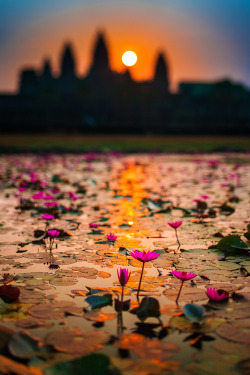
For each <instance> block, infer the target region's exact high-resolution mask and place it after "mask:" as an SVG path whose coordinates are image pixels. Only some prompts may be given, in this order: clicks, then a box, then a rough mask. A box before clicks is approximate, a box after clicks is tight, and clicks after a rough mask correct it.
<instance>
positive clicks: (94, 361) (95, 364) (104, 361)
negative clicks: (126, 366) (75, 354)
mask: <svg viewBox="0 0 250 375" xmlns="http://www.w3.org/2000/svg"><path fill="white" fill-rule="evenodd" d="M44 374H45V375H59V374H60V375H68V374H74V375H112V374H116V375H119V374H120V371H118V370H116V371H115V372H114V371H113V369H112V368H111V365H110V360H109V358H108V357H107V356H106V355H104V354H90V355H87V356H84V357H82V358H77V359H74V360H72V361H67V362H61V363H57V364H56V365H54V366H52V367H49V368H47V369H46V370H45V371H44Z"/></svg>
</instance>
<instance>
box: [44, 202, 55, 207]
mask: <svg viewBox="0 0 250 375" xmlns="http://www.w3.org/2000/svg"><path fill="white" fill-rule="evenodd" d="M44 204H45V206H47V207H56V206H58V203H57V202H45V203H44Z"/></svg>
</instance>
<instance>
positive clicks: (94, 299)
mask: <svg viewBox="0 0 250 375" xmlns="http://www.w3.org/2000/svg"><path fill="white" fill-rule="evenodd" d="M85 301H86V302H88V303H89V306H88V307H86V311H90V310H93V309H99V308H100V307H104V306H108V305H110V306H111V305H112V294H104V296H95V295H93V296H89V297H87V298H86V299H85Z"/></svg>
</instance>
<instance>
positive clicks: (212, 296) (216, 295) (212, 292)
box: [206, 288, 229, 302]
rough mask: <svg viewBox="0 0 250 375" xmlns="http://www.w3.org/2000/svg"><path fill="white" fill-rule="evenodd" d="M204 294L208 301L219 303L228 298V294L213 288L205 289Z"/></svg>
mask: <svg viewBox="0 0 250 375" xmlns="http://www.w3.org/2000/svg"><path fill="white" fill-rule="evenodd" d="M206 294H207V296H208V298H209V300H210V301H215V302H219V301H222V300H223V299H227V298H228V297H229V294H228V293H227V292H226V291H224V290H220V289H219V290H216V289H213V288H207V290H206Z"/></svg>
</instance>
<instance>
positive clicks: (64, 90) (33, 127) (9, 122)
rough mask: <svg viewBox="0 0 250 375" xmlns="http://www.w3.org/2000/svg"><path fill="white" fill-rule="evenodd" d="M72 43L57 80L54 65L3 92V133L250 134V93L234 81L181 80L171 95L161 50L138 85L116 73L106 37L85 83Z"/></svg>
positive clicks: (26, 72) (27, 73)
mask: <svg viewBox="0 0 250 375" xmlns="http://www.w3.org/2000/svg"><path fill="white" fill-rule="evenodd" d="M76 68H77V63H76V59H75V54H74V50H73V47H72V45H71V44H70V43H66V44H65V45H64V47H63V51H62V54H61V56H60V72H59V75H57V76H55V75H54V74H53V70H52V67H51V63H50V60H48V59H46V60H45V61H44V62H43V66H42V68H41V70H35V69H23V70H22V71H21V72H20V76H19V86H18V93H17V94H12V95H11V94H4V93H2V94H0V129H1V131H2V132H8V133H9V132H16V133H21V132H32V133H34V132H79V133H139V134H142V133H156V134H157V133H158V134H167V133H169V134H170V133H181V134H248V133H249V131H250V110H249V108H250V91H249V89H248V88H247V87H245V86H244V85H242V84H238V83H234V82H232V81H230V80H229V79H224V80H220V81H217V82H211V83H206V82H181V83H180V84H179V87H178V92H177V93H172V92H171V91H170V77H169V67H168V62H167V60H166V57H165V54H164V52H159V53H158V56H157V58H156V61H155V66H154V74H153V77H152V79H151V80H148V81H143V82H136V81H134V80H133V79H132V78H131V75H130V72H129V69H127V70H126V71H125V72H124V73H117V72H114V71H112V69H111V67H110V62H109V51H108V46H107V42H106V39H105V35H104V33H102V32H99V33H98V34H97V37H96V41H95V44H94V48H93V54H92V62H91V65H90V68H89V70H88V72H87V74H86V75H85V76H84V77H79V76H78V75H77V73H76V71H77V69H76Z"/></svg>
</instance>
